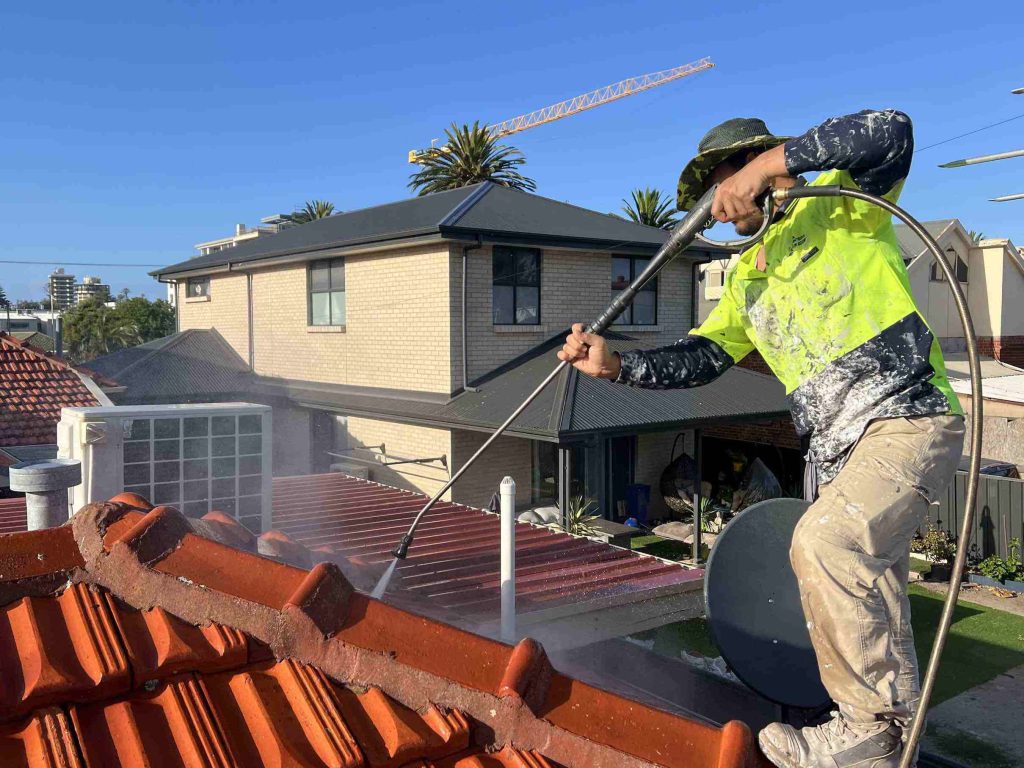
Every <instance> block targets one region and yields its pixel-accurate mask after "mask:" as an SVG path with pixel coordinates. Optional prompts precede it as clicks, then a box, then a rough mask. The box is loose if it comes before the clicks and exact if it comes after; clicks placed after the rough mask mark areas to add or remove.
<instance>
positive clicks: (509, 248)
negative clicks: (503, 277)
mask: <svg viewBox="0 0 1024 768" xmlns="http://www.w3.org/2000/svg"><path fill="white" fill-rule="evenodd" d="M499 251H504V252H507V255H509V256H511V257H512V258H513V259H515V258H516V256H517V255H518V253H519V252H528V253H531V254H533V255H534V256H535V257H536V259H537V267H536V272H537V284H536V285H532V284H529V283H523V284H521V285H520V283H519V271H518V270H516V271H515V272H513V273H512V280H513V282H512V283H511V285H509V284H506V283H501V284H499V283H496V282H495V276H494V269H495V265H496V263H497V256H498V253H499ZM543 285H544V251H543V250H541V249H540V248H528V247H526V246H517V245H495V246H494V247H493V248H492V249H491V325H521V326H523V327H531V326H537V325H540V324H541V322H542V319H541V304H542V302H541V297H542V291H543ZM498 287H501V288H509V287H511V288H512V321H511V322H507V323H499V322H497V321H496V320H495V318H494V307H495V301H494V289H495V288H498ZM520 288H535V289H536V290H537V314H536V316H535V317H536V319H535V320H532V321H529V322H524V321H520V320H519V319H518V317H517V315H518V311H519V289H520Z"/></svg>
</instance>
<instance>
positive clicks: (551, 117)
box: [409, 57, 715, 163]
mask: <svg viewBox="0 0 1024 768" xmlns="http://www.w3.org/2000/svg"><path fill="white" fill-rule="evenodd" d="M713 66H715V65H714V64H713V63H712V61H711V59H710V58H707V57H705V58H703V59H699V60H698V61H694V62H691V63H689V64H683V65H682V66H681V67H673V68H672V69H663V70H662V71H661V72H651V73H650V74H648V75H640V76H639V77H628V78H626V79H625V80H620V81H619V82H617V83H614V84H612V85H606V86H604V87H603V88H598V89H597V90H595V91H590V92H589V93H584V94H583V95H581V96H576V97H574V98H572V99H566V100H565V101H560V102H558V103H557V104H552V105H551V106H550V107H544V108H543V109H538V110H535V111H533V112H530V113H528V114H525V115H519V117H513V118H512V119H511V120H505V121H503V122H500V123H495V124H494V125H489V126H487V130H488V132H490V134H491V135H492V136H494V137H495V138H500V137H502V136H509V135H510V134H513V133H520V132H522V131H527V130H529V129H530V128H536V127H537V126H538V125H544V124H545V123H553V122H554V121H555V120H561V119H562V118H563V117H571V116H572V115H575V114H578V113H580V112H583V111H585V110H588V109H593V108H594V107H600V106H601V105H602V104H608V103H609V102H612V101H618V100H619V99H624V98H626V97H627V96H632V95H633V94H635V93H640V92H641V91H649V90H650V89H651V88H657V87H658V86H659V85H665V83H671V82H672V81H673V80H678V79H680V78H682V77H687V76H688V75H695V74H697V73H698V72H700V71H702V70H705V69H711V68H712V67H713ZM432 149H433V148H432ZM430 151H431V150H429V149H412V150H409V162H410V163H417V162H419V160H420V158H421V157H422V156H423V155H425V154H426V153H428V152H430Z"/></svg>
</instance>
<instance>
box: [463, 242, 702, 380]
mask: <svg viewBox="0 0 1024 768" xmlns="http://www.w3.org/2000/svg"><path fill="white" fill-rule="evenodd" d="M452 257H453V258H452V261H453V268H452V271H453V272H455V271H456V267H455V266H454V264H456V262H457V259H458V258H461V250H460V251H458V253H457V254H456V249H454V248H453V254H452ZM491 264H492V262H491V246H484V248H482V249H480V250H478V251H472V252H470V254H469V280H468V282H469V293H468V307H469V310H468V315H469V323H470V324H469V354H468V357H469V376H470V380H472V379H473V378H475V377H478V376H481V375H483V374H484V373H486V372H487V371H489V370H491V369H493V368H495V367H497V366H499V365H501V364H502V363H504V362H507V361H508V360H511V359H512V358H514V357H516V356H517V355H520V354H522V353H523V352H526V351H527V350H529V349H530V348H531V347H533V346H535V345H537V344H539V343H540V342H542V341H545V340H546V339H548V338H550V337H551V336H553V335H555V334H556V333H559V332H561V331H562V330H564V329H566V328H568V327H569V326H570V325H572V323H574V322H582V323H585V322H589V321H590V320H593V319H594V318H595V317H596V316H597V315H598V314H600V313H601V312H602V311H603V310H604V308H605V307H606V306H607V305H608V302H609V300H610V299H611V295H612V294H611V255H610V253H607V252H601V253H589V252H581V251H560V250H551V249H542V255H541V324H540V325H539V326H522V328H521V329H516V330H514V331H512V332H510V329H509V328H508V327H507V326H503V327H501V328H499V329H496V328H495V326H494V323H493V314H492V306H491V305H492V302H491V287H492V271H491V269H492V267H491ZM458 270H461V265H459V266H458ZM459 274H460V275H461V271H459ZM690 285H691V268H690V262H689V261H686V260H683V259H678V260H676V261H674V262H673V263H671V264H670V265H669V266H668V267H666V268H665V271H664V272H662V274H661V275H660V276H659V285H658V325H657V326H655V328H656V329H657V330H655V331H651V330H637V329H636V327H632V329H629V330H626V329H624V330H623V331H622V332H623V333H628V334H630V335H635V336H636V337H637V338H642V339H644V340H645V341H652V342H654V343H658V344H667V343H670V342H672V341H675V340H677V339H679V338H680V337H682V336H683V335H685V334H686V332H687V331H688V330H689V329H690V327H691V322H690V319H691V315H690V303H691V293H690ZM456 298H457V296H456ZM457 310H458V308H455V311H453V317H455V318H458V314H457ZM453 322H455V321H453ZM552 359H553V358H552Z"/></svg>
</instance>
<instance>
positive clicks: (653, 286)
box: [608, 253, 659, 328]
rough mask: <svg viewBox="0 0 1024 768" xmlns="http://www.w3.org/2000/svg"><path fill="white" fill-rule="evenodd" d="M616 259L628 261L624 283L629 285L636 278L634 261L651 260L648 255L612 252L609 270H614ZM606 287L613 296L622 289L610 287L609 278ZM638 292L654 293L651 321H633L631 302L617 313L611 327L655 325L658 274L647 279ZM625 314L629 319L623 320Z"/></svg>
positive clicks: (647, 326) (646, 326)
mask: <svg viewBox="0 0 1024 768" xmlns="http://www.w3.org/2000/svg"><path fill="white" fill-rule="evenodd" d="M616 259H625V260H627V261H629V276H628V278H627V282H626V285H630V284H632V282H633V281H634V280H636V276H637V269H636V263H637V261H638V260H639V261H646V262H648V263H650V261H651V257H650V256H632V255H627V254H614V253H613V254H612V256H611V263H610V265H609V267H610V271H614V269H615V260H616ZM640 271H641V272H642V271H643V270H642V269H641V270H640ZM609 277H610V278H614V276H613V275H609ZM608 289H609V291H611V293H612V295H613V296H614V295H617V294H618V293H619V292H620V291H621V290H622V288H619V289H616V288H614V287H612V285H611V280H609V284H608ZM639 293H653V294H654V319H653V320H652V321H651V322H649V323H638V322H635V318H634V317H633V304H632V302H631V303H630V305H629V306H628V307H626V311H625V312H623V313H622V314H621V315H619V317H618V318H616V320H615V322H614V323H613V324H612V326H613V327H614V326H616V325H626V326H636V327H638V328H650V327H652V326H655V325H657V324H658V304H659V301H658V275H655V276H654V277H653V278H652V279H651V280H650V281H648V283H647V284H646V285H645V286H644V287H643V288H641V289H640V291H639ZM627 316H628V317H629V319H628V320H623V318H624V317H627Z"/></svg>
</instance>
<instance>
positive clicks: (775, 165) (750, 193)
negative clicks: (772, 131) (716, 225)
mask: <svg viewBox="0 0 1024 768" xmlns="http://www.w3.org/2000/svg"><path fill="white" fill-rule="evenodd" d="M785 175H786V156H785V149H784V148H783V145H781V144H780V145H779V146H777V147H774V148H773V149H769V150H768V151H767V152H762V153H761V154H760V155H758V156H757V157H755V158H754V159H752V160H751V161H750V162H749V163H747V164H746V165H744V166H743V167H742V168H740V169H739V170H738V171H736V172H735V173H733V174H732V175H731V176H729V177H728V178H727V179H724V180H723V181H721V182H719V184H718V189H717V190H715V200H714V202H713V203H712V205H711V215H712V216H714V217H715V219H716V220H718V221H721V222H727V221H732V222H735V221H740V220H742V219H746V218H749V217H751V216H757V215H759V214H760V207H759V206H758V204H757V202H756V200H757V198H758V196H760V194H761V193H762V192H764V191H765V190H766V189H768V187H769V186H770V185H771V183H772V180H773V179H775V177H777V176H785Z"/></svg>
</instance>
